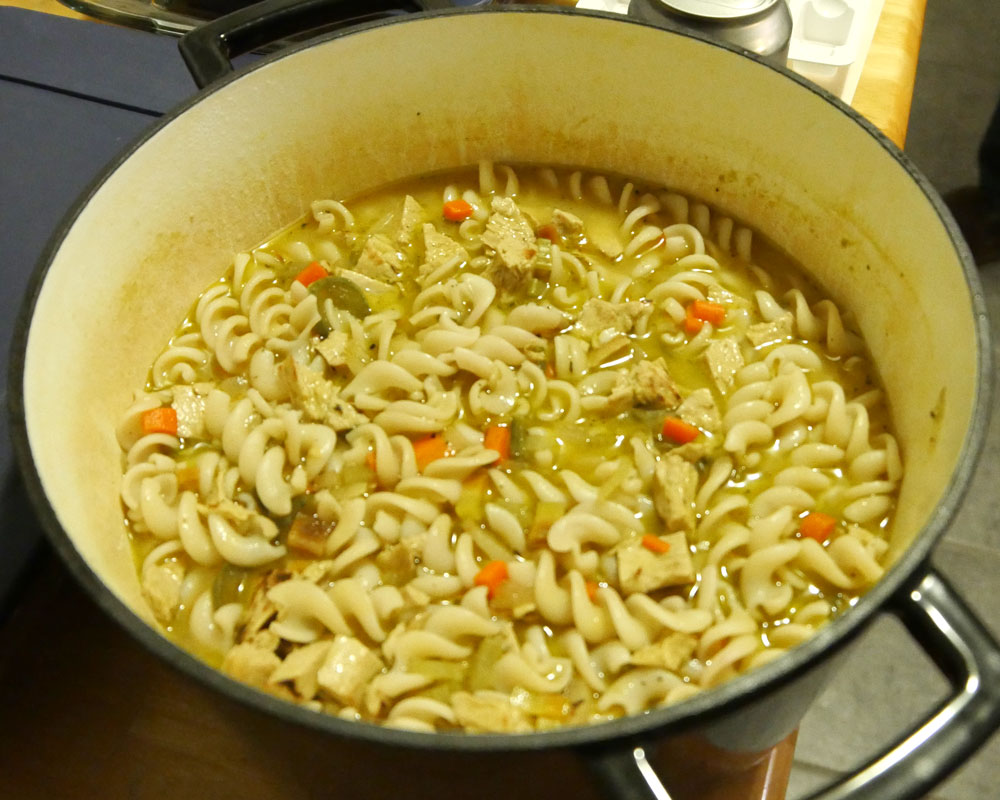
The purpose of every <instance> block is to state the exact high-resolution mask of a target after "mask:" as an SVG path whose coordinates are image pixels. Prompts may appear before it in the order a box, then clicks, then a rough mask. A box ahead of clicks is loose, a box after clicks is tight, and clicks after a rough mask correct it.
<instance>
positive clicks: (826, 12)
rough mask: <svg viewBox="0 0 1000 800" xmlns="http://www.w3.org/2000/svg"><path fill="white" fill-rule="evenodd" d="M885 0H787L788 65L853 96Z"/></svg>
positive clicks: (844, 95) (847, 97)
mask: <svg viewBox="0 0 1000 800" xmlns="http://www.w3.org/2000/svg"><path fill="white" fill-rule="evenodd" d="M882 4H883V0H788V8H789V11H790V12H791V14H792V38H791V40H790V41H789V43H788V66H789V67H790V68H791V69H793V70H794V71H795V72H798V73H799V74H800V75H803V76H804V77H806V78H809V80H811V81H813V82H814V83H817V84H819V85H820V86H822V87H823V88H824V89H827V90H828V91H830V92H832V93H833V94H836V95H838V96H839V97H840V98H841V99H843V100H845V101H846V102H848V103H849V102H850V101H851V99H852V98H853V96H854V89H855V88H856V87H857V80H858V77H859V75H860V72H861V68H862V67H863V66H864V58H865V56H866V55H867V53H868V47H869V45H870V44H871V38H872V36H873V35H874V32H875V26H876V25H877V23H878V18H879V15H880V14H881V13H882Z"/></svg>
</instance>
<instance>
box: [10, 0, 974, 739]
mask: <svg viewBox="0 0 1000 800" xmlns="http://www.w3.org/2000/svg"><path fill="white" fill-rule="evenodd" d="M482 14H544V15H557V14H572V15H574V16H582V17H591V18H595V19H603V20H605V21H607V22H609V23H611V22H613V23H614V24H629V25H640V26H642V27H646V28H655V29H657V30H660V31H661V32H662V34H663V35H664V36H682V37H685V38H692V39H696V40H699V41H701V42H703V43H704V44H706V45H709V46H712V47H718V48H722V49H725V50H729V51H731V52H733V53H735V54H737V55H740V56H742V57H744V58H746V59H748V60H750V61H755V62H757V64H758V65H759V66H761V67H763V68H766V69H770V70H773V71H775V72H777V73H780V74H782V75H784V76H785V77H786V78H787V79H789V80H792V81H794V82H796V83H798V84H799V85H800V86H801V87H802V88H803V89H805V90H807V91H810V92H812V93H813V94H815V95H817V96H819V97H821V98H822V99H823V100H824V101H826V102H827V103H829V104H830V105H831V106H832V110H833V111H836V112H839V113H841V114H845V115H846V116H848V117H849V118H850V119H851V120H853V122H854V123H856V124H858V125H860V126H861V127H862V128H863V129H864V130H865V131H866V132H867V133H868V134H869V135H870V136H871V137H872V138H873V139H875V140H876V142H877V143H878V144H879V145H880V146H881V147H882V148H883V149H884V150H885V151H886V152H887V154H888V155H889V156H890V157H891V158H892V159H893V160H895V161H896V162H897V164H898V165H899V166H901V167H902V168H903V169H904V170H905V171H906V173H907V174H908V176H909V177H910V178H911V179H912V180H913V181H914V182H915V183H916V184H917V185H918V187H919V188H920V189H921V191H922V192H923V194H924V195H925V196H926V197H927V199H928V200H929V201H930V203H931V204H932V206H933V208H934V209H935V211H936V213H937V215H938V217H939V220H940V222H941V224H942V225H943V226H944V228H945V229H946V231H947V233H948V235H949V237H950V239H951V241H952V243H953V245H954V247H955V250H956V252H957V254H958V255H959V258H960V261H961V263H962V268H963V271H964V273H965V278H966V281H967V283H968V286H969V291H970V298H971V302H972V305H973V311H974V314H975V317H976V320H977V330H976V333H977V337H976V338H977V350H978V352H977V359H976V362H977V370H978V373H977V377H978V384H977V387H976V398H975V401H974V409H973V415H972V420H971V423H970V425H969V428H968V430H967V431H966V436H965V441H964V442H963V445H962V451H961V455H960V457H959V460H958V466H957V468H956V470H955V471H954V473H953V474H952V475H951V476H950V479H949V481H948V487H947V489H946V491H945V493H944V495H943V497H942V500H941V502H940V503H939V504H938V505H937V507H936V508H935V510H934V512H933V513H932V514H931V516H930V518H929V519H928V520H927V522H926V523H925V525H924V526H923V529H922V530H921V531H920V532H919V533H918V534H917V535H916V536H915V537H914V540H913V542H912V543H911V544H910V545H909V546H908V548H907V549H906V551H905V552H904V553H903V554H902V555H901V556H900V557H899V558H898V559H897V561H896V562H895V563H894V564H893V565H892V567H890V569H889V570H888V571H887V572H886V574H885V575H884V576H883V577H882V578H881V579H880V580H879V582H878V583H877V584H876V585H875V586H874V587H872V588H871V589H870V590H869V591H868V592H867V593H865V594H864V595H863V596H862V597H861V598H860V599H859V600H858V602H857V604H856V605H855V606H854V607H853V608H851V609H850V610H849V611H847V612H846V613H844V614H842V615H841V616H839V617H837V618H836V619H834V620H832V621H830V622H829V623H827V624H826V625H824V626H823V627H822V628H821V629H820V630H819V631H818V632H817V633H816V634H814V635H813V636H812V637H810V638H809V640H807V641H806V642H804V643H803V644H801V645H799V646H797V647H796V648H794V649H793V650H792V651H789V652H788V653H785V654H784V655H782V656H781V657H780V658H778V659H776V660H775V661H773V662H771V663H769V664H766V665H764V666H761V667H758V668H756V669H754V670H753V671H751V672H749V673H747V674H744V675H741V676H738V677H736V678H733V679H731V680H729V681H727V682H725V683H724V684H722V685H721V686H719V687H716V688H713V689H711V690H707V691H705V692H701V693H699V694H697V695H695V696H693V697H691V698H689V699H687V700H684V701H682V702H680V703H677V704H674V705H670V706H667V707H664V708H660V709H655V710H652V711H649V712H645V713H643V714H638V715H633V716H628V717H624V718H621V719H618V720H613V721H608V722H601V723H596V724H591V725H587V726H580V727H566V728H559V729H555V730H551V731H540V732H532V733H530V734H468V733H447V732H441V733H432V734H429V733H417V732H412V731H405V730H398V729H393V728H387V727H384V726H381V725H376V724H373V723H368V722H357V721H352V720H344V719H340V718H338V717H334V716H332V715H328V714H324V713H319V712H314V711H310V710H308V709H306V708H303V707H301V706H298V705H295V704H292V703H289V702H286V701H284V700H280V699H278V698H276V697H274V696H272V695H269V694H266V693H264V692H262V691H260V690H257V689H254V688H252V687H250V686H248V685H246V684H243V683H240V682H238V681H236V680H235V679H233V678H229V677H227V676H226V675H224V674H223V673H221V672H220V671H218V670H216V669H214V668H212V667H210V666H208V665H207V664H205V663H204V662H202V661H200V660H198V659H197V658H196V657H194V656H193V655H191V654H189V653H188V652H187V651H185V650H182V649H181V648H180V647H179V646H177V645H175V644H174V643H173V642H171V641H170V640H168V639H166V638H165V637H164V636H163V635H161V634H160V633H159V632H157V631H156V630H154V629H153V628H152V627H150V626H149V625H147V624H146V623H145V622H144V621H143V620H142V619H141V618H140V617H139V616H138V615H137V614H136V613H135V612H134V611H132V610H131V608H129V607H128V606H127V605H126V604H125V603H124V602H123V601H122V600H120V599H119V598H118V596H117V595H116V594H114V592H112V591H111V590H110V589H109V588H108V587H107V586H106V585H105V584H104V582H103V581H102V580H101V579H100V578H99V577H98V576H97V574H96V573H95V572H94V571H93V570H92V569H91V567H90V566H89V564H87V562H86V561H85V560H84V558H83V556H82V555H81V554H80V553H79V551H78V550H77V549H76V548H75V546H74V545H73V543H72V540H71V539H70V537H69V535H68V534H67V533H66V531H65V530H64V529H63V527H62V525H61V524H60V522H59V521H58V519H57V517H56V515H55V512H54V510H53V508H52V506H51V505H50V504H49V502H48V499H47V497H46V495H45V491H44V488H43V486H42V482H41V478H40V476H39V474H38V472H37V471H36V468H35V463H34V459H33V457H32V454H31V446H30V443H29V441H28V436H27V430H26V421H25V408H24V382H23V376H24V364H25V359H26V349H27V344H28V337H29V333H30V327H31V321H32V315H33V311H34V307H35V304H36V301H37V299H38V296H39V293H40V291H41V288H42V285H43V284H44V281H45V277H46V275H47V273H48V270H49V267H50V265H51V263H52V260H53V259H54V257H55V254H56V253H57V252H58V250H59V249H60V247H61V245H62V242H63V240H64V239H65V238H66V236H67V234H68V233H69V231H70V229H71V228H72V227H73V225H74V223H75V221H76V219H77V217H78V216H79V215H80V214H81V213H82V212H83V209H84V208H85V207H86V206H87V205H88V204H89V202H90V200H91V199H92V198H93V196H94V195H95V194H96V193H97V192H98V191H99V190H100V188H101V187H102V186H103V184H104V183H105V182H106V181H107V180H108V179H109V177H110V176H111V175H112V174H113V173H114V172H116V171H117V169H118V168H119V167H120V166H121V165H122V164H123V163H124V162H126V161H127V160H128V159H129V158H131V157H132V155H133V154H134V153H135V152H136V151H137V150H138V149H140V148H141V147H143V146H144V145H145V144H146V142H148V141H149V140H150V139H151V138H153V137H154V136H155V135H156V134H157V133H158V132H159V131H160V130H162V129H163V128H165V127H166V126H168V125H170V124H172V123H173V122H174V121H175V120H176V119H178V118H179V117H181V116H183V115H184V114H185V113H186V112H187V111H188V110H189V109H191V108H192V107H193V106H196V105H197V104H199V103H200V102H202V101H203V100H205V98H207V97H208V96H210V95H212V94H214V93H216V92H220V91H224V90H225V89H226V87H228V86H229V85H230V84H232V83H235V82H238V81H242V80H248V79H252V76H253V74H254V73H255V72H256V71H257V70H259V69H261V68H264V67H266V66H267V65H269V64H271V63H273V62H275V61H278V60H281V59H285V58H292V57H295V55H296V54H297V53H299V52H300V51H303V50H306V49H310V48H312V47H318V46H324V45H327V44H328V43H330V42H334V41H336V40H339V39H342V38H348V37H353V36H358V35H364V34H365V32H367V31H369V30H373V29H378V28H383V27H385V26H395V25H419V24H422V23H426V22H430V21H432V20H434V19H436V18H438V17H451V16H470V18H471V17H472V16H477V15H482ZM989 339H990V334H989V322H988V316H987V312H986V303H985V299H984V295H983V291H982V288H981V285H980V282H979V277H978V273H977V271H976V267H975V264H974V261H973V259H972V256H971V254H970V253H969V250H968V247H967V246H966V244H965V242H964V240H963V239H962V236H961V234H960V232H959V229H958V227H957V225H956V223H955V221H954V219H953V218H952V216H951V214H950V212H949V211H948V210H947V208H946V206H945V204H944V202H943V201H942V200H941V198H940V196H939V195H938V194H937V192H936V190H935V189H934V188H933V187H932V186H931V184H930V182H929V181H928V180H927V179H926V178H925V177H924V176H923V174H922V173H921V172H920V171H919V169H918V168H917V167H916V166H915V165H914V164H913V163H912V162H911V161H910V160H909V158H908V157H907V156H906V155H905V154H904V153H903V152H902V151H901V150H900V149H899V148H898V147H897V146H896V145H895V144H894V143H893V142H892V141H891V140H890V139H889V138H888V137H887V136H886V135H885V134H883V133H882V132H881V131H880V130H878V129H877V128H876V127H875V126H874V125H873V124H872V123H871V122H869V121H868V120H867V119H865V118H864V117H862V116H861V115H860V114H859V113H858V112H857V111H855V110H854V109H852V108H851V107H850V106H848V105H847V104H845V103H844V102H843V101H841V100H840V99H839V98H837V97H835V96H833V95H832V94H830V93H829V92H827V91H826V90H824V89H822V88H820V87H818V86H816V85H815V84H813V83H811V82H809V81H808V80H806V79H805V78H803V77H801V76H799V75H797V74H795V73H794V72H792V71H791V70H789V69H787V68H784V67H779V66H775V65H773V64H770V63H767V62H766V61H764V60H763V59H761V58H759V57H757V56H755V55H754V54H751V53H747V52H745V51H742V50H740V49H739V48H736V47H733V46H730V45H727V44H725V43H721V42H718V41H715V40H712V39H709V38H707V37H703V36H700V35H698V34H692V33H689V32H686V31H685V32H680V31H673V30H667V29H663V28H660V27H658V26H654V25H651V24H649V23H647V22H643V21H639V20H635V19H632V18H628V17H624V16H622V15H619V14H612V13H605V12H596V11H579V10H576V9H571V8H567V7H559V6H555V7H554V6H520V5H518V6H502V7H484V8H480V9H477V10H475V11H474V12H469V11H465V10H455V9H447V10H435V11H425V12H420V13H418V14H414V15H412V16H406V17H399V16H396V17H389V18H385V19H379V20H375V21H372V22H367V23H363V24H360V25H358V26H356V27H352V28H348V29H341V30H337V31H335V32H332V33H328V34H326V35H322V36H320V37H317V38H316V39H312V40H309V41H306V42H301V43H298V44H295V45H291V46H290V47H288V48H287V49H284V50H281V51H279V52H276V53H272V54H270V55H268V56H266V57H264V58H262V59H260V60H259V61H257V62H255V63H254V64H252V65H251V66H250V67H248V68H247V69H245V70H242V71H240V72H235V73H232V74H231V75H229V76H227V77H226V78H224V79H222V80H220V81H219V82H217V83H215V84H213V85H212V86H209V87H207V88H206V89H203V90H201V91H199V92H197V93H196V94H194V95H193V96H192V97H191V98H189V99H187V100H186V101H184V102H182V103H181V104H179V105H178V106H177V107H176V108H174V109H172V110H171V111H170V112H168V113H167V114H165V115H164V116H163V117H162V118H161V119H160V120H159V121H157V122H156V123H154V124H153V125H152V126H151V127H150V128H149V129H147V130H146V131H145V132H144V133H143V134H142V135H141V136H140V137H139V138H138V139H137V140H136V141H135V142H133V143H132V144H131V145H129V146H128V147H126V148H125V150H124V151H123V152H122V153H121V154H119V155H118V156H117V157H116V158H115V159H114V160H112V161H111V162H110V163H109V164H108V165H107V166H105V167H104V168H103V169H102V170H101V171H100V172H99V174H98V175H97V176H96V178H95V179H94V180H93V181H92V183H91V184H90V185H89V186H88V188H87V189H85V190H84V191H83V192H82V193H81V195H80V197H79V198H78V199H77V201H76V202H75V203H74V204H73V206H72V207H71V208H70V210H69V211H68V212H67V214H66V215H65V217H64V218H63V221H62V222H61V224H60V225H59V227H58V228H57V230H56V231H55V232H54V234H53V236H52V237H51V239H50V241H49V243H48V245H47V247H46V249H45V251H44V252H43V254H42V256H41V258H40V260H39V262H38V264H37V266H36V267H35V269H34V271H33V274H32V276H31V280H30V282H29V286H28V289H27V291H26V294H25V299H24V301H23V304H22V307H21V310H20V313H19V317H18V320H17V323H16V326H15V332H14V336H13V339H12V346H11V358H10V367H9V375H8V386H9V387H10V391H9V392H8V407H9V408H8V411H9V415H10V420H11V440H12V443H13V446H14V451H15V454H16V458H17V461H18V463H19V465H20V468H21V472H22V475H23V477H24V481H25V487H26V490H27V493H28V495H29V497H30V499H31V502H32V504H33V506H34V508H35V510H36V513H37V514H38V516H39V519H40V521H41V523H42V527H43V529H44V530H45V533H46V535H47V537H48V539H49V541H50V543H51V544H52V546H53V547H54V549H55V550H56V552H57V553H58V554H59V556H60V557H61V559H62V560H63V562H64V563H65V564H66V565H67V566H68V568H69V570H70V572H71V573H72V574H73V576H74V577H75V578H76V580H77V581H78V582H79V583H80V584H81V585H82V586H83V587H84V589H85V590H86V591H87V592H88V594H89V595H90V596H91V597H92V598H93V599H94V600H95V602H96V603H97V605H98V606H99V607H100V608H101V609H102V610H103V611H104V612H105V613H106V614H108V616H110V617H111V618H112V619H114V620H115V621H116V622H117V623H118V624H119V625H121V626H122V627H123V628H124V629H125V630H126V631H128V633H129V634H131V635H132V637H133V638H135V639H136V640H137V641H138V642H140V643H141V644H142V645H143V646H144V647H145V648H146V649H147V650H149V651H150V652H152V653H153V654H155V655H156V656H157V657H159V658H160V659H162V660H164V661H166V662H167V663H168V664H170V665H171V666H173V667H174V668H176V669H178V670H180V671H181V672H183V673H185V674H186V675H188V676H189V677H192V678H194V679H196V680H197V681H199V682H200V683H202V684H205V685H207V686H208V687H210V688H212V689H213V690H216V691H218V692H220V693H222V694H223V695H226V696H228V697H229V698H231V699H234V700H236V701H238V702H240V703H242V704H244V705H246V706H249V707H252V708H254V709H256V710H257V711H260V712H263V713H265V714H268V715H271V716H275V717H278V718H280V719H282V720H285V721H287V722H291V723H294V724H297V725H302V726H305V727H307V728H311V729H315V730H319V731H323V732H325V733H328V734H333V735H336V736H343V737H347V738H355V739H360V740H365V741H368V742H370V743H374V744H382V745H389V746H399V747H406V748H414V749H422V750H434V751H440V750H444V751H458V752H472V753H490V752H492V753H500V752H522V751H533V750H543V749H549V748H563V747H586V746H588V745H599V744H602V743H608V742H612V741H620V742H629V741H638V740H639V739H647V738H649V737H651V736H662V735H668V734H675V733H684V732H686V731H687V730H690V729H691V728H695V727H699V726H703V725H706V724H710V723H711V722H713V721H714V720H715V719H717V718H718V717H720V716H722V715H723V714H725V713H729V712H731V711H734V710H737V709H739V708H741V707H743V706H746V705H748V704H749V703H751V702H753V701H755V700H759V699H760V697H761V695H762V694H763V693H766V692H767V691H768V690H772V689H775V688H777V687H779V686H780V685H782V684H784V683H788V682H790V681H792V680H793V679H794V678H796V677H797V676H799V675H801V674H803V673H805V672H808V671H810V670H812V669H813V668H815V667H816V666H818V665H819V664H820V663H821V662H823V661H825V660H826V659H827V658H829V657H830V656H832V655H833V654H834V653H835V652H837V651H839V650H840V649H841V648H842V647H844V646H846V645H847V644H849V643H850V642H851V641H852V640H853V639H854V638H855V637H856V636H857V635H858V634H859V633H860V632H861V631H862V630H863V629H864V627H865V626H866V625H868V624H869V623H870V622H871V621H872V619H873V618H874V616H875V615H876V614H877V613H878V612H880V611H883V610H884V609H885V606H886V605H887V604H888V603H889V602H890V600H891V599H892V597H893V596H894V595H896V594H897V593H898V592H900V591H901V590H902V591H905V588H906V586H908V585H912V583H913V582H914V579H919V577H920V576H921V575H922V574H924V572H926V570H927V568H928V567H927V565H928V561H929V556H930V554H931V551H932V549H933V548H934V546H935V545H936V543H937V541H938V540H939V539H940V537H941V536H942V535H943V534H944V532H945V530H946V529H947V526H948V524H949V523H950V521H951V520H952V518H953V517H954V515H955V513H956V511H957V508H958V505H959V503H960V501H961V499H962V497H963V496H964V493H965V491H966V490H967V488H968V484H969V482H970V479H971V476H972V473H973V470H974V468H975V463H976V460H977V458H978V456H979V453H980V451H981V449H982V446H983V441H984V439H985V434H986V426H987V423H988V418H989V401H990V395H991V391H992V388H991V385H992V382H991V380H990V376H991V369H992V359H991V356H990V348H989Z"/></svg>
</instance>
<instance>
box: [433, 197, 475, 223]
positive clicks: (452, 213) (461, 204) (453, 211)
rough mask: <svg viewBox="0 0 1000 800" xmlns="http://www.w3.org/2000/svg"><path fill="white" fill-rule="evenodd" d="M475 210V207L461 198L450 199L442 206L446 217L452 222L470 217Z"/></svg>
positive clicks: (442, 211)
mask: <svg viewBox="0 0 1000 800" xmlns="http://www.w3.org/2000/svg"><path fill="white" fill-rule="evenodd" d="M473 211H475V209H474V208H473V207H472V206H471V205H469V204H468V203H467V202H465V201H464V200H462V199H461V198H459V199H458V200H449V201H448V202H447V203H445V204H444V206H443V207H442V208H441V213H442V214H443V215H444V218H445V219H446V220H449V221H450V222H461V221H462V220H465V219H468V218H469V217H471V216H472V212H473Z"/></svg>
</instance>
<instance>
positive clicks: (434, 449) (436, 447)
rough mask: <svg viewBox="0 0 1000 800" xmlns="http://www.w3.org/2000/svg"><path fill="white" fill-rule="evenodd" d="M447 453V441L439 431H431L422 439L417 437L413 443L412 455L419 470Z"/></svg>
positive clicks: (422, 469)
mask: <svg viewBox="0 0 1000 800" xmlns="http://www.w3.org/2000/svg"><path fill="white" fill-rule="evenodd" d="M447 454H448V442H447V441H445V438H444V437H443V436H442V435H441V434H439V433H432V434H431V435H430V436H425V437H424V438H423V439H417V440H416V441H415V442H414V443H413V455H414V456H416V459H417V469H419V470H420V471H421V472H423V471H424V469H426V467H427V465H428V464H430V463H431V462H432V461H437V460H438V459H439V458H444V457H445V456H446V455H447Z"/></svg>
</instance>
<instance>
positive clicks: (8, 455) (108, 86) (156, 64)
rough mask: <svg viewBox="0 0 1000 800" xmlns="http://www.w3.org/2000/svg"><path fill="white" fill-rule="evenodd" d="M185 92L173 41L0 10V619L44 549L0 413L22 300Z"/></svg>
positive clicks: (188, 91)
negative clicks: (131, 152)
mask: <svg viewBox="0 0 1000 800" xmlns="http://www.w3.org/2000/svg"><path fill="white" fill-rule="evenodd" d="M195 91H196V89H195V86H194V82H193V81H192V80H191V77H190V76H189V75H188V73H187V71H186V69H185V67H184V65H183V62H182V61H181V58H180V55H179V53H178V51H177V41H176V40H175V39H170V38H166V37H161V36H156V35H153V34H150V33H144V32H140V31H135V30H130V29H126V28H119V27H115V26H111V25H103V24H98V23H93V22H85V21H80V20H71V19H66V18H62V17H53V16H49V15H46V14H39V13H36V12H32V11H24V10H21V9H15V8H9V7H7V8H0V286H2V289H0V370H2V371H0V388H2V389H3V396H2V399H3V408H2V412H3V413H2V415H0V622H2V621H3V619H4V617H5V616H6V615H7V613H8V612H9V610H10V609H11V608H12V607H13V605H14V602H15V600H16V596H17V589H18V587H19V585H20V584H21V582H22V580H23V578H24V577H25V575H26V573H27V571H28V569H29V566H30V564H31V562H32V558H33V556H34V555H35V554H36V553H38V552H40V551H41V550H42V549H43V545H42V534H41V531H40V529H39V526H38V524H37V522H36V521H35V517H34V514H33V512H32V510H31V508H30V506H29V504H28V501H27V498H26V497H25V494H24V490H23V487H22V484H21V481H20V477H19V475H18V470H17V467H16V465H15V464H14V463H13V454H12V452H11V445H10V440H9V426H8V415H7V409H6V406H7V391H6V383H7V380H6V379H7V365H8V356H9V349H10V340H11V336H12V333H13V330H14V326H15V321H16V318H17V315H18V312H19V309H20V306H21V301H22V295H23V293H24V291H25V288H26V286H27V283H28V279H29V276H30V275H31V273H32V271H33V270H34V268H35V266H36V264H37V262H38V260H39V258H40V256H41V255H42V252H43V250H44V249H45V245H46V242H47V241H48V239H49V237H50V236H51V234H52V233H53V231H54V230H55V229H56V228H57V227H58V225H59V222H60V220H61V219H62V217H63V215H64V214H65V213H66V212H67V210H68V209H69V208H70V207H71V206H72V204H73V202H74V200H75V199H76V197H77V196H78V195H79V194H80V193H81V192H82V191H83V190H84V189H85V188H86V187H87V186H88V185H89V184H90V183H91V182H92V181H93V180H94V179H95V178H96V177H97V176H98V175H99V173H100V172H101V170H102V168H103V167H104V165H106V164H107V163H108V162H109V161H111V160H112V159H113V158H114V157H115V155H117V154H118V153H119V152H121V151H122V149H123V148H125V147H126V146H127V145H128V144H129V143H130V142H132V141H133V140H134V139H135V138H136V137H137V136H138V135H139V134H141V133H142V131H144V130H145V129H147V128H148V127H149V126H150V125H151V124H152V123H153V122H154V121H155V120H156V119H157V118H158V117H159V116H161V115H162V114H163V113H164V112H166V111H168V110H169V109H170V108H172V107H173V106H175V105H176V104H177V103H179V102H180V101H181V100H183V99H184V98H186V97H189V96H190V95H192V94H194V92H195Z"/></svg>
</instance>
